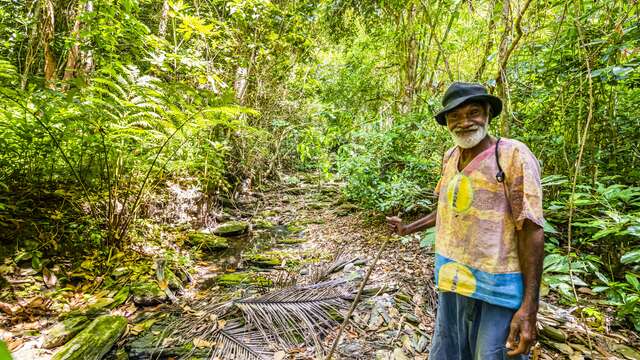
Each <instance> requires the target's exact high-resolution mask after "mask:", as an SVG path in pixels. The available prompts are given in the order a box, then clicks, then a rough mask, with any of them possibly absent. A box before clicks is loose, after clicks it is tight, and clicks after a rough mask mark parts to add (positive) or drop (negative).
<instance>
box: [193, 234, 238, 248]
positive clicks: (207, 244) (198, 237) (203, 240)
mask: <svg viewBox="0 0 640 360" xmlns="http://www.w3.org/2000/svg"><path fill="white" fill-rule="evenodd" d="M187 243H188V244H189V245H191V246H199V247H201V248H202V249H204V250H209V251H216V250H223V249H226V248H228V247H229V243H228V242H227V239H225V238H223V237H221V236H217V235H214V234H209V233H204V232H192V233H190V234H189V236H188V237H187Z"/></svg>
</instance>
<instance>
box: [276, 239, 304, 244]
mask: <svg viewBox="0 0 640 360" xmlns="http://www.w3.org/2000/svg"><path fill="white" fill-rule="evenodd" d="M277 242H278V244H284V245H295V244H302V243H305V242H307V240H306V239H303V238H284V239H279V240H278V241H277Z"/></svg>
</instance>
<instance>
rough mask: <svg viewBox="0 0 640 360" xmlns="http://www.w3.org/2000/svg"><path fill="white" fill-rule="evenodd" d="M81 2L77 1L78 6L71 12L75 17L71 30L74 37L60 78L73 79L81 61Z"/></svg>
mask: <svg viewBox="0 0 640 360" xmlns="http://www.w3.org/2000/svg"><path fill="white" fill-rule="evenodd" d="M83 7H84V6H83V4H82V3H79V4H78V8H77V10H76V11H75V13H74V14H73V17H74V18H75V19H74V21H73V29H72V30H71V37H72V38H73V39H74V42H73V45H72V46H71V48H70V49H69V57H68V58H67V66H66V67H65V69H64V76H63V77H62V80H64V81H68V80H71V79H73V78H74V77H75V76H76V75H77V74H76V71H77V70H78V66H79V65H80V63H81V61H82V60H81V59H80V15H81V14H82V9H83Z"/></svg>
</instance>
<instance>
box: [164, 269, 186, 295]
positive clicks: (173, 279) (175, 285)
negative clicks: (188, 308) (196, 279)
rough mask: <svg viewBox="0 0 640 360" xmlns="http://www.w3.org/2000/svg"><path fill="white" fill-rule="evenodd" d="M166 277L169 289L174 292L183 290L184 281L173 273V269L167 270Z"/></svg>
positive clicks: (165, 271)
mask: <svg viewBox="0 0 640 360" xmlns="http://www.w3.org/2000/svg"><path fill="white" fill-rule="evenodd" d="M164 276H165V280H167V284H168V286H169V289H171V290H173V291H178V290H181V289H182V281H181V280H180V278H178V277H177V276H176V274H175V273H174V272H173V271H171V269H169V268H165V269H164Z"/></svg>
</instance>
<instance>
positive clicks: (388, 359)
mask: <svg viewBox="0 0 640 360" xmlns="http://www.w3.org/2000/svg"><path fill="white" fill-rule="evenodd" d="M392 359H393V358H392V354H391V351H389V350H378V351H376V360H392Z"/></svg>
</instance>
